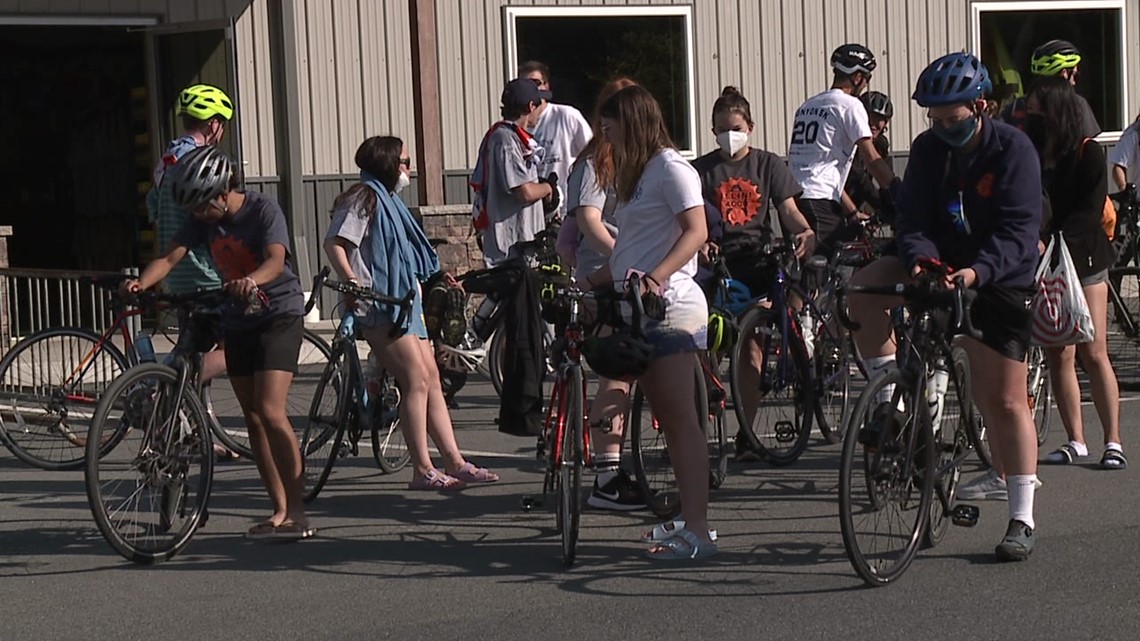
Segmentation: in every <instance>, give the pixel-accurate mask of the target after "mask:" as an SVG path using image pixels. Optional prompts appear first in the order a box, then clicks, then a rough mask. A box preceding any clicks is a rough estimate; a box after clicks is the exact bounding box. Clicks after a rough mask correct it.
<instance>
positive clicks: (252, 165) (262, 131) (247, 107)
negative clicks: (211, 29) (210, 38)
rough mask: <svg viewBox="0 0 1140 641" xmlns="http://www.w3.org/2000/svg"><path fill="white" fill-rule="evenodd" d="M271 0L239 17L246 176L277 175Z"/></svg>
mask: <svg viewBox="0 0 1140 641" xmlns="http://www.w3.org/2000/svg"><path fill="white" fill-rule="evenodd" d="M268 1H269V0H254V1H253V2H252V3H250V6H249V7H248V8H246V9H245V11H243V12H242V13H241V15H240V16H239V17H238V19H237V24H236V28H235V31H236V33H235V34H234V38H235V39H236V42H237V76H238V91H237V95H236V96H234V100H236V101H237V106H238V111H239V114H240V118H241V145H242V155H243V156H244V158H245V160H246V161H247V162H248V163H249V164H247V165H246V166H245V175H246V177H247V178H263V177H276V176H277V135H276V132H275V131H274V125H275V120H274V112H273V78H272V65H271V61H270V57H269V16H268V13H269V12H268V10H267V9H266V4H267V2H268Z"/></svg>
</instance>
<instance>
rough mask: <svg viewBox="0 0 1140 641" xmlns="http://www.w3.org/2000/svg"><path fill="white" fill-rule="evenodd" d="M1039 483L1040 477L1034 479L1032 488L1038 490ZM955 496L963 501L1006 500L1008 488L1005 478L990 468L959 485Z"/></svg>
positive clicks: (1039, 487) (1007, 498)
mask: <svg viewBox="0 0 1140 641" xmlns="http://www.w3.org/2000/svg"><path fill="white" fill-rule="evenodd" d="M1041 485H1042V483H1041V479H1036V480H1035V481H1034V483H1033V489H1034V490H1039V489H1041ZM957 496H958V498H959V499H962V500H964V501H1008V500H1009V490H1008V489H1007V488H1006V485H1005V479H1003V478H1002V477H1000V476H998V475H997V472H995V471H993V470H990V471H988V472H986V473H985V474H983V475H981V476H979V477H978V478H976V479H974V480H972V481H970V482H969V483H963V484H962V485H959V486H958V494H957Z"/></svg>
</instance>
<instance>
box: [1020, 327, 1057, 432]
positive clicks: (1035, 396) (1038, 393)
mask: <svg viewBox="0 0 1140 641" xmlns="http://www.w3.org/2000/svg"><path fill="white" fill-rule="evenodd" d="M1027 360H1028V362H1029V378H1028V388H1029V389H1028V390H1027V394H1026V395H1027V397H1028V399H1029V411H1030V413H1032V414H1033V424H1034V425H1035V426H1036V427H1037V444H1038V445H1044V444H1045V440H1046V439H1048V438H1049V426H1050V424H1051V423H1052V422H1053V412H1052V411H1050V410H1052V407H1053V386H1052V385H1051V384H1050V382H1049V365H1048V364H1047V363H1046V362H1045V350H1044V349H1042V348H1040V347H1036V346H1033V347H1030V348H1029V354H1028V356H1027Z"/></svg>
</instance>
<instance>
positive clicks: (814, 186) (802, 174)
mask: <svg viewBox="0 0 1140 641" xmlns="http://www.w3.org/2000/svg"><path fill="white" fill-rule="evenodd" d="M870 137H871V125H870V123H869V122H868V119H867V110H866V109H865V108H864V107H863V103H862V102H860V100H859V99H858V98H856V97H855V96H852V95H850V94H847V93H845V92H843V91H840V90H839V89H829V90H827V91H825V92H823V93H820V94H817V95H815V96H812V97H811V98H808V100H807V102H805V103H804V104H802V105H800V108H799V109H797V110H796V117H795V122H794V123H793V124H792V138H791V142H790V144H789V145H788V168H789V169H791V170H792V176H794V177H795V179H796V182H798V183H799V184H800V188H801V189H803V195H802V196H801V197H802V198H810V199H822V200H834V201H836V202H838V201H839V200H840V197H841V195H842V194H843V185H844V183H846V182H847V174H848V173H849V172H850V171H851V161H852V160H853V159H854V158H855V143H857V142H858V141H859V140H861V139H863V138H870Z"/></svg>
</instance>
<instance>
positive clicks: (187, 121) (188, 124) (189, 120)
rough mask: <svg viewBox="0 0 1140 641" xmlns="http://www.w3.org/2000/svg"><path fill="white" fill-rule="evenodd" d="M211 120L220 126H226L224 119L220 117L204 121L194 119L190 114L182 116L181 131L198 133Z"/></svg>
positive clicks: (212, 117)
mask: <svg viewBox="0 0 1140 641" xmlns="http://www.w3.org/2000/svg"><path fill="white" fill-rule="evenodd" d="M211 120H217V121H218V122H220V123H222V124H226V119H225V118H222V117H221V116H211V117H209V118H207V119H205V120H202V119H200V118H195V117H194V116H191V115H190V114H182V129H183V131H198V130H199V129H202V128H203V127H205V126H206V124H207V123H208V122H210V121H211Z"/></svg>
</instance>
